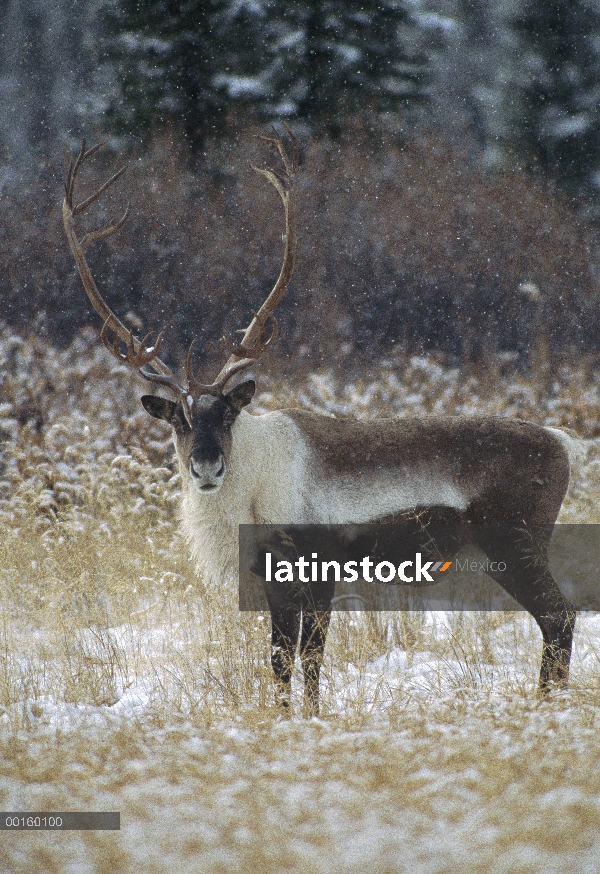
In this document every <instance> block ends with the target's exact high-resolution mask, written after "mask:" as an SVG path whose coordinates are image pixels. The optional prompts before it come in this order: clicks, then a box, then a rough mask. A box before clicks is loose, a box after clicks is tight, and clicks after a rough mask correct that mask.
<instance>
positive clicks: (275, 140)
mask: <svg viewBox="0 0 600 874" xmlns="http://www.w3.org/2000/svg"><path fill="white" fill-rule="evenodd" d="M283 126H284V128H285V131H286V133H287V135H288V137H289V140H290V142H291V146H292V148H291V154H290V153H289V152H288V150H287V149H286V147H285V145H284V141H283V139H282V137H281V136H280V135H279V134H278V133H277V131H276V130H275V129H273V130H274V134H275V135H274V136H273V137H260V138H259V139H262V140H265V141H266V142H267V143H270V144H271V145H274V146H275V148H276V149H277V151H278V152H279V154H280V156H281V159H282V161H283V166H284V170H283V171H276V170H272V169H271V170H261V169H259V168H257V167H255V168H254V169H255V170H256V171H257V173H260V174H261V175H262V176H264V177H265V179H268V181H269V182H270V183H271V185H273V186H274V187H275V188H276V189H277V192H278V194H279V196H280V197H281V200H282V202H283V207H284V211H285V252H284V256H283V264H282V267H281V270H280V273H279V277H278V279H277V282H276V283H275V285H274V286H273V289H272V291H271V292H270V294H269V295H268V296H267V298H266V300H265V301H264V303H263V304H262V306H261V307H260V309H259V310H258V311H257V312H255V313H253V319H252V321H251V322H250V324H249V325H248V327H247V328H246V330H245V331H242V333H243V335H244V336H243V337H242V339H241V341H240V342H239V343H238V344H236V345H231V344H230V343H229V342H228V341H227V339H226V338H225V337H224V338H223V339H224V340H225V343H226V345H227V349H228V351H229V353H230V357H229V359H228V360H227V362H226V363H225V365H224V366H223V367H222V369H221V370H220V372H219V374H218V375H217V378H216V379H215V381H214V382H212V383H210V384H204V383H202V382H200V381H199V380H198V379H197V378H196V376H195V375H194V372H193V367H192V352H193V347H194V344H193V343H192V345H191V346H190V349H189V352H188V355H187V358H186V361H185V384H184V385H181V384H180V383H179V382H178V381H177V379H176V378H175V375H174V373H173V371H172V370H171V369H170V368H169V367H168V366H167V365H166V364H165V363H164V362H163V361H161V360H160V358H159V357H158V355H159V352H160V349H161V346H162V334H159V335H158V337H157V339H156V342H155V343H154V344H153V345H152V346H148V347H147V346H146V343H148V342H149V338H150V337H151V334H148V335H147V336H146V337H144V338H143V340H139V339H138V338H137V337H135V336H134V334H133V332H132V331H130V330H129V329H128V328H126V327H125V325H124V324H123V323H122V322H121V321H120V319H119V318H118V317H117V316H116V315H115V314H114V313H113V311H112V310H111V309H110V307H109V306H108V305H107V303H106V302H105V301H104V299H103V298H102V296H101V294H100V292H99V291H98V288H97V286H96V283H95V282H94V278H93V277H92V274H91V271H90V268H89V266H88V263H87V261H86V258H85V254H84V252H85V250H86V249H87V248H88V246H90V245H92V244H93V243H97V242H99V241H100V240H105V239H106V238H107V237H110V236H112V234H114V233H116V232H117V231H118V230H119V229H120V228H121V227H122V226H123V225H124V224H125V222H126V221H127V218H128V216H129V207H127V210H126V211H125V214H124V215H123V217H122V218H121V219H119V221H117V222H114V223H112V224H109V225H106V226H105V227H103V228H100V229H99V230H96V231H92V232H90V233H88V234H85V236H83V237H82V238H81V240H79V239H78V238H77V234H76V232H75V227H74V219H75V217H76V216H78V215H81V213H83V212H85V211H86V209H88V208H89V207H90V206H91V205H92V204H94V203H96V202H97V201H98V200H99V199H100V198H101V197H102V195H103V194H104V193H105V192H106V191H107V190H108V189H109V188H110V186H111V185H113V183H114V182H116V181H117V179H119V178H120V177H121V176H122V175H123V173H124V172H125V169H126V168H125V167H121V169H120V170H117V172H116V173H114V174H113V175H112V176H111V177H110V179H108V180H107V181H106V182H104V183H103V184H102V185H101V186H100V187H99V188H98V189H97V190H96V191H95V192H94V193H93V194H92V195H90V196H89V197H87V198H86V199H85V200H83V201H81V202H80V203H77V204H75V203H74V196H75V185H76V182H77V175H78V173H79V171H80V169H81V166H82V165H83V164H84V162H85V161H87V160H89V159H90V158H91V157H92V156H93V155H95V154H96V152H97V151H98V150H99V149H101V148H102V145H103V144H102V143H99V144H98V145H96V146H93V147H92V148H91V149H86V143H85V140H84V141H83V143H82V146H81V151H80V152H79V155H78V156H77V158H76V159H75V161H72V162H71V165H70V167H69V171H68V173H67V178H66V181H65V198H64V201H63V222H64V226H65V233H66V235H67V239H68V241H69V246H70V247H71V251H72V253H73V257H74V258H75V262H76V264H77V268H78V270H79V275H80V276H81V281H82V282H83V286H84V288H85V290H86V292H87V295H88V297H89V299H90V301H91V303H92V306H93V307H94V309H95V310H96V312H97V313H98V314H99V315H100V317H101V318H102V319H103V321H104V327H103V328H102V332H101V334H100V336H101V339H102V342H103V343H104V345H105V346H106V348H107V349H108V350H109V351H110V352H111V354H112V355H114V357H115V358H116V359H117V360H118V361H120V362H122V363H123V364H127V365H128V366H129V367H131V368H132V370H135V371H136V372H137V373H139V374H140V375H141V376H143V377H144V378H145V379H147V380H148V381H149V382H152V383H154V384H157V385H162V386H164V387H165V388H168V389H170V390H171V391H172V392H173V393H174V394H175V396H176V397H178V398H180V399H182V401H183V409H184V412H185V416H186V418H187V419H188V421H189V422H190V424H191V408H192V405H193V402H194V401H195V400H196V399H197V398H198V397H200V395H202V394H213V395H220V394H222V393H223V390H224V388H225V386H226V384H227V383H228V382H229V380H230V379H231V378H232V376H234V375H235V374H236V373H239V372H240V371H241V370H245V369H246V368H247V367H250V366H251V365H252V364H254V362H255V361H256V360H258V359H259V358H261V357H262V356H263V355H264V354H265V352H266V351H267V350H268V349H270V348H271V346H272V345H273V344H274V343H275V341H276V339H277V336H278V333H279V330H278V327H277V322H276V321H275V317H274V316H273V311H274V310H275V307H276V306H277V304H278V303H279V301H280V300H281V298H282V297H283V294H284V292H285V290H286V288H287V286H288V284H289V281H290V279H291V276H292V271H293V269H294V260H295V257H296V231H295V226H294V208H293V200H292V187H291V183H292V178H293V176H294V173H295V172H296V169H297V167H298V142H297V140H296V138H295V136H294V135H293V134H292V132H291V130H290V129H289V128H288V126H287V125H286V124H284V125H283ZM269 319H271V320H272V322H273V329H272V331H271V335H270V337H268V338H267V332H266V324H267V322H268V321H269ZM109 332H112V335H113V336H112V339H111V338H110V337H109ZM119 341H121V342H122V343H124V344H125V352H122V351H121V347H120V345H119ZM146 365H149V366H150V367H151V368H152V369H153V370H154V373H152V372H151V371H149V370H146V369H144V368H145V367H146Z"/></svg>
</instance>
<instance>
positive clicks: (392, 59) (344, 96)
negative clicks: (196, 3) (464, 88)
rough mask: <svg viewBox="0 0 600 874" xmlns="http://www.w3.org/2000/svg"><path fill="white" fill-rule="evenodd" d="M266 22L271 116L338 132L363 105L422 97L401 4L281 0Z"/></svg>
mask: <svg viewBox="0 0 600 874" xmlns="http://www.w3.org/2000/svg"><path fill="white" fill-rule="evenodd" d="M273 6H274V7H275V8H276V15H275V16H273V18H272V20H271V22H270V30H271V33H270V40H269V49H270V53H271V58H272V65H271V69H270V71H269V76H268V79H269V83H270V88H269V91H270V95H271V96H270V100H269V101H268V105H267V108H268V109H270V111H271V112H273V113H274V114H276V113H277V112H278V111H282V110H284V111H287V112H288V113H289V114H293V115H295V116H297V117H299V118H304V119H307V120H308V121H310V122H312V123H314V124H317V125H323V126H325V127H326V128H328V129H329V131H330V132H336V131H338V130H339V129H340V128H341V127H342V126H343V123H344V118H345V116H348V115H350V114H351V113H356V112H357V111H360V110H363V109H369V110H375V111H376V112H386V111H388V112H389V111H393V110H397V109H399V108H400V107H403V106H405V105H406V104H407V103H408V102H410V101H414V100H423V99H424V97H425V82H426V60H425V58H424V56H423V55H422V54H421V53H420V52H419V51H418V48H417V47H416V45H415V42H416V41H417V40H416V37H417V36H418V28H417V24H416V21H415V20H414V19H413V18H412V17H411V15H410V13H409V11H408V5H407V4H406V3H403V2H393V0H387V2H376V0H348V2H345V3H339V2H337V0H306V2H296V0H280V2H278V3H276V4H273Z"/></svg>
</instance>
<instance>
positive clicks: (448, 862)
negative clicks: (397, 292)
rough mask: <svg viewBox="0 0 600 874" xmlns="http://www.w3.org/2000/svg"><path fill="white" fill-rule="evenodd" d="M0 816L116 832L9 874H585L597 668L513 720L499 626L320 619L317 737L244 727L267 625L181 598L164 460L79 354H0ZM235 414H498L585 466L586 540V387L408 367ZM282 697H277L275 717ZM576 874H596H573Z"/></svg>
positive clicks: (592, 381) (178, 542)
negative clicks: (66, 815) (117, 814)
mask: <svg viewBox="0 0 600 874" xmlns="http://www.w3.org/2000/svg"><path fill="white" fill-rule="evenodd" d="M0 362H1V364H2V367H1V372H2V377H1V379H2V403H1V405H0V431H1V434H2V439H3V441H4V442H3V444H2V454H1V464H2V468H1V475H0V525H1V527H2V537H1V539H0V608H1V617H2V622H1V627H0V748H1V749H2V758H1V763H0V774H1V780H0V807H2V808H3V809H5V810H18V809H20V810H40V809H44V810H51V809H53V810H58V809H64V810H68V809H90V810H93V809H120V810H121V812H122V822H123V826H122V831H121V832H120V833H116V834H109V833H106V834H102V833H70V834H68V833H62V834H60V835H49V834H48V833H43V834H12V835H10V834H7V833H6V832H2V838H1V839H0V867H1V868H2V870H6V871H11V872H25V871H27V872H30V871H32V870H40V871H41V870H48V871H61V872H62V871H77V872H81V871H93V872H107V871H114V870H124V871H125V870H136V871H148V872H163V871H165V872H166V871H172V870H174V869H176V870H178V871H183V872H186V871H190V872H192V871H193V872H204V871H206V872H209V871H210V872H221V871H223V872H225V871H231V870H233V869H235V870H240V871H263V872H266V874H269V872H281V871H303V870H306V868H307V866H309V867H311V868H312V869H313V870H315V871H323V872H329V871H331V872H338V871H339V872H341V871H344V872H346V871H351V872H354V871H356V872H359V871H360V872H363V871H367V870H368V871H373V872H396V871H403V870H407V869H408V868H411V869H414V870H415V871H418V872H421V871H422V872H423V874H425V872H432V871H440V872H442V871H449V870H452V871H454V870H461V871H465V872H471V871H473V872H475V871H477V872H490V874H500V872H505V871H508V870H510V871H518V872H539V871H542V870H544V871H593V870H597V864H598V861H599V860H600V844H599V842H598V834H599V833H600V832H599V830H598V827H599V826H600V807H599V806H598V797H600V777H598V775H599V774H600V767H599V765H600V761H599V755H600V754H599V753H598V743H597V721H598V714H599V713H600V709H599V706H600V692H599V683H598V681H599V679H600V677H599V674H600V670H599V659H600V644H598V642H597V640H596V638H595V636H594V634H595V629H596V625H595V620H594V618H593V617H591V618H587V619H584V620H583V622H581V623H580V630H579V631H578V633H577V635H576V647H575V654H574V663H573V676H572V684H571V689H570V691H569V692H567V693H564V694H562V695H557V696H556V697H555V699H554V700H552V701H550V702H548V703H546V704H540V703H539V702H538V701H537V698H536V695H535V684H536V678H537V673H538V665H539V656H540V646H541V642H540V637H539V633H538V630H537V628H536V626H535V624H534V623H533V622H532V621H530V620H529V618H528V617H527V616H526V615H525V614H515V615H513V614H493V613H488V614H486V613H480V614H473V613H464V614H449V615H448V616H446V617H440V616H435V615H431V614H419V613H404V614H371V615H369V614H357V613H345V614H337V615H336V616H335V617H334V621H333V623H332V629H331V633H330V636H329V639H328V644H327V650H326V661H325V667H324V676H323V682H322V688H323V718H322V719H321V720H318V721H311V722H304V721H302V720H300V719H296V718H292V719H291V720H290V721H288V722H285V721H284V722H282V721H280V719H279V717H278V716H277V714H276V712H275V711H274V709H273V707H272V702H273V688H272V679H271V669H270V665H269V646H268V638H269V621H268V620H269V617H268V615H262V614H256V613H253V614H240V613H239V612H238V610H237V593H236V592H233V591H230V590H228V589H226V588H224V587H223V586H222V585H220V584H219V583H218V581H212V580H205V579H200V578H198V577H197V575H196V573H195V571H194V568H193V567H192V566H191V564H190V563H189V561H188V558H187V548H186V544H185V543H184V542H183V541H182V538H181V536H180V534H179V531H178V521H177V499H178V489H179V479H178V473H177V470H176V467H175V466H174V463H173V459H172V449H171V444H170V436H169V434H168V433H167V432H166V430H165V429H164V428H163V426H162V425H161V424H160V423H157V422H155V421H154V420H152V419H150V418H149V417H147V416H146V414H145V413H144V412H143V410H142V409H141V407H140V405H139V402H138V395H139V390H138V386H137V385H136V384H135V382H134V380H133V379H132V378H131V375H130V374H129V373H127V372H125V371H124V370H123V369H122V368H121V367H120V366H118V365H115V364H114V363H113V362H112V360H111V359H110V357H109V356H108V355H107V354H106V353H105V352H104V350H103V349H101V347H100V345H99V344H98V341H97V337H96V336H95V335H93V334H91V333H87V332H84V333H83V334H81V335H80V336H79V337H78V338H77V339H76V340H75V341H74V343H73V345H72V346H71V347H70V348H69V349H66V350H62V351H61V350H58V349H56V348H54V347H52V346H50V345H48V344H46V343H44V342H43V341H40V340H38V339H34V338H31V337H30V338H23V337H19V336H15V335H13V334H11V332H10V331H8V330H7V329H3V330H2V331H0ZM262 388H263V391H262V394H260V395H259V397H258V399H257V404H256V407H257V409H258V410H267V409H272V408H275V407H279V406H286V405H294V404H295V405H302V406H304V407H306V408H309V409H314V410H321V411H325V412H328V413H330V414H332V413H333V414H338V415H355V416H381V415H398V416H409V415H410V416H412V415H423V414H431V413H433V414H446V413H450V414H469V413H475V412H477V413H481V412H488V413H493V414H498V415H509V416H520V417H523V418H528V419H532V420H534V421H538V422H545V423H548V424H552V425H556V426H568V427H574V428H576V429H578V430H579V431H580V433H581V434H582V436H584V437H587V438H588V439H589V442H588V443H587V444H585V447H584V448H585V453H584V456H583V459H582V464H581V465H580V467H579V468H578V469H577V470H576V471H575V476H574V481H573V486H572V489H571V492H570V495H569V497H568V500H567V502H566V503H565V507H564V510H563V514H562V516H561V519H562V520H563V521H599V512H598V509H597V508H598V501H599V497H600V454H599V452H598V446H597V444H596V441H595V439H593V438H595V437H596V436H597V435H598V410H599V404H600V396H599V393H598V375H597V374H596V373H595V372H594V371H593V368H591V366H589V365H588V366H584V365H583V364H581V365H580V366H575V365H574V366H572V367H566V366H564V367H563V368H562V369H561V370H560V372H559V373H558V374H557V376H556V378H555V380H554V381H553V382H552V384H551V385H550V386H549V393H548V394H546V395H544V396H542V397H540V393H539V390H538V386H537V385H536V384H535V382H534V381H532V380H529V379H527V378H526V377H523V376H519V375H518V374H515V373H511V374H507V375H505V376H500V377H499V379H498V382H497V384H496V385H495V386H494V388H493V390H491V389H490V385H489V382H488V381H486V380H485V379H483V380H478V379H477V378H476V377H475V376H473V377H470V378H468V379H467V378H464V377H463V376H461V374H460V372H459V371H458V370H456V369H450V368H447V367H444V366H443V364H442V363H440V362H439V361H437V360H436V359H435V358H431V357H430V358H425V357H414V358H409V359H406V360H402V359H399V360H396V361H391V360H390V361H388V362H387V363H385V362H384V363H382V364H381V365H379V366H378V367H377V370H376V371H374V372H373V373H371V374H365V375H364V376H363V378H362V379H359V380H355V381H348V380H346V381H341V380H339V379H336V378H335V376H333V375H332V374H331V373H329V372H322V373H316V374H313V375H310V376H308V377H307V378H306V379H303V380H302V382H301V384H296V385H294V386H293V390H292V388H286V387H284V386H281V385H278V384H276V383H275V382H274V381H271V382H269V381H265V382H264V383H263V385H262ZM300 693H301V678H300V676H299V675H298V673H297V674H296V675H295V677H294V704H295V712H296V713H299V711H300V707H299V702H300ZM594 866H596V867H594Z"/></svg>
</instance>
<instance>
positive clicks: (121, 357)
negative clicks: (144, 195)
mask: <svg viewBox="0 0 600 874" xmlns="http://www.w3.org/2000/svg"><path fill="white" fill-rule="evenodd" d="M102 146H103V143H98V144H97V145H95V146H92V147H91V148H90V149H87V148H86V142H85V140H83V142H82V144H81V150H80V152H79V154H78V155H77V157H76V159H75V161H72V162H71V164H70V166H69V170H68V171H67V178H66V180H65V198H64V200H63V224H64V227H65V233H66V235H67V240H68V241H69V246H70V248H71V252H72V253H73V257H74V258H75V263H76V264H77V268H78V270H79V275H80V276H81V281H82V283H83V287H84V288H85V291H86V293H87V296H88V297H89V299H90V302H91V304H92V306H93V307H94V309H95V310H96V312H97V313H98V315H99V316H100V317H101V318H102V320H103V322H104V327H103V328H102V332H101V335H100V336H101V339H102V342H103V343H104V345H105V346H106V347H107V349H109V350H110V351H111V353H112V354H113V355H114V356H115V358H116V359H117V360H118V361H121V362H123V363H124V364H127V365H128V366H129V367H131V368H132V369H133V370H136V371H137V372H138V373H141V375H142V376H144V377H145V378H146V379H149V380H150V382H157V381H158V382H159V383H160V384H161V385H164V386H166V387H167V388H170V389H171V390H172V391H173V392H175V393H176V394H180V393H181V392H182V388H181V386H180V385H179V384H178V383H177V380H176V379H175V375H174V374H173V372H172V370H171V369H170V368H169V367H168V366H167V365H166V364H165V363H164V362H163V361H161V360H160V358H159V357H158V353H159V351H160V348H161V345H162V335H160V334H159V336H158V338H157V341H156V343H155V344H154V345H153V346H152V347H151V349H150V350H148V349H146V342H147V341H148V338H149V337H150V336H151V335H150V334H148V335H147V336H146V337H145V338H144V339H143V340H141V341H140V340H138V338H137V337H135V336H134V335H133V332H132V331H130V330H129V329H128V328H127V327H126V326H125V325H124V324H123V322H121V320H120V319H119V318H118V317H117V316H116V315H115V314H114V313H113V311H112V310H111V309H110V307H109V306H108V305H107V303H106V302H105V301H104V299H103V298H102V295H101V294H100V292H99V291H98V287H97V285H96V283H95V281H94V278H93V276H92V273H91V271H90V268H89V266H88V263H87V261H86V258H85V255H84V252H85V249H87V248H88V246H90V245H92V243H97V242H99V241H100V240H104V239H106V238H107V237H110V236H111V235H112V234H114V233H116V231H118V230H119V229H120V228H121V227H122V226H123V225H124V224H125V222H126V221H127V218H128V216H129V207H127V210H126V211H125V214H124V215H123V216H122V218H121V219H119V221H117V222H113V223H112V224H109V225H106V226H105V227H104V228H100V229H98V230H95V231H91V232H90V233H88V234H85V236H84V237H82V239H81V240H79V239H78V238H77V234H76V232H75V227H74V218H75V216H76V215H81V213H83V212H85V210H86V209H88V208H89V207H90V206H91V205H92V204H93V203H96V201H98V200H99V199H100V198H101V197H102V195H103V194H104V193H105V192H106V191H107V189H108V188H110V186H111V185H113V184H114V183H115V182H116V181H117V179H119V178H120V177H121V176H122V175H123V173H124V172H125V169H126V168H125V167H121V169H120V170H117V172H116V173H114V174H113V175H112V176H111V177H110V179H107V181H106V182H104V183H103V184H102V185H101V186H100V187H99V188H98V189H97V190H96V191H95V192H94V193H93V194H92V195H90V196H89V197H87V198H86V199H85V200H83V201H82V202H81V203H79V204H77V205H76V206H74V205H73V199H74V194H75V186H76V183H77V175H78V173H79V171H80V169H81V166H82V164H83V163H84V162H85V161H86V160H89V158H91V157H92V156H93V155H95V154H96V152H98V151H99V149H101V148H102ZM109 330H110V331H112V332H113V333H114V337H113V340H112V342H111V341H110V339H109V337H108V331H109ZM119 340H121V341H122V342H124V343H125V345H126V348H127V352H126V353H125V354H123V353H122V352H121V351H120V350H119ZM147 364H149V365H150V366H151V367H152V368H153V369H154V370H155V371H156V376H157V377H158V379H154V376H155V375H154V374H151V373H150V372H149V371H146V370H142V368H143V367H144V366H145V365H147Z"/></svg>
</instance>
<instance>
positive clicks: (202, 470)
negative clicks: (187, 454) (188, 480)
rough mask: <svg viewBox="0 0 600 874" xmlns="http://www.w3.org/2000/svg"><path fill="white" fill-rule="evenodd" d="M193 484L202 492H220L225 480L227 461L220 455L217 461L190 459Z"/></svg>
mask: <svg viewBox="0 0 600 874" xmlns="http://www.w3.org/2000/svg"><path fill="white" fill-rule="evenodd" d="M190 475H191V477H192V482H193V483H194V485H195V487H196V488H197V489H198V491H200V492H204V493H206V492H218V491H219V489H220V488H221V486H222V485H223V480H224V479H225V459H224V458H223V455H222V454H220V455H219V457H218V458H217V460H216V461H196V459H195V458H192V459H190Z"/></svg>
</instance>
